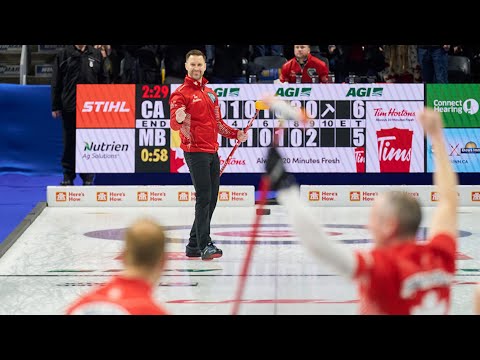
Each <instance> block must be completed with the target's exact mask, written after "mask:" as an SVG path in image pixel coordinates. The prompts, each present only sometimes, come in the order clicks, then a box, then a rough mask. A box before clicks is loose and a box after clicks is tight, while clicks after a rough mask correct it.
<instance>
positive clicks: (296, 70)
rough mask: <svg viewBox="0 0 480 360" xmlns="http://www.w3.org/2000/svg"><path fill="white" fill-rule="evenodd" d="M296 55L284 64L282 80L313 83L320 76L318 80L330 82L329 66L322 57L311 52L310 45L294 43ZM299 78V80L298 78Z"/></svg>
mask: <svg viewBox="0 0 480 360" xmlns="http://www.w3.org/2000/svg"><path fill="white" fill-rule="evenodd" d="M294 54H295V56H294V57H293V58H292V59H290V60H289V61H287V62H286V63H285V64H283V66H282V69H281V72H280V81H281V82H288V83H297V82H298V80H300V82H301V83H312V82H313V81H312V79H313V78H315V77H318V82H321V83H327V82H328V67H327V65H326V64H325V63H324V62H323V61H322V60H320V59H318V58H316V57H315V56H313V55H312V54H310V45H294ZM297 78H298V80H297Z"/></svg>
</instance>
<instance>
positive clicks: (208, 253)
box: [202, 242, 223, 260]
mask: <svg viewBox="0 0 480 360" xmlns="http://www.w3.org/2000/svg"><path fill="white" fill-rule="evenodd" d="M222 255H223V251H222V250H220V249H219V248H217V247H216V246H215V245H213V243H211V242H209V243H208V244H207V246H205V248H204V249H203V250H202V260H213V259H215V258H219V257H221V256H222Z"/></svg>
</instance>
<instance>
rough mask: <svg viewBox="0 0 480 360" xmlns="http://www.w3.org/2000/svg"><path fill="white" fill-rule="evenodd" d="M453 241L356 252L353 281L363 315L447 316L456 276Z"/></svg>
mask: <svg viewBox="0 0 480 360" xmlns="http://www.w3.org/2000/svg"><path fill="white" fill-rule="evenodd" d="M455 253H456V241H455V239H454V238H453V237H452V236H451V235H449V234H437V235H435V236H434V237H433V238H432V239H431V240H430V241H428V242H424V243H421V242H420V243H419V242H413V241H407V242H405V243H402V244H398V245H395V246H390V247H385V248H376V249H372V250H369V251H366V252H361V251H358V252H357V253H356V257H357V268H356V271H355V274H354V278H355V279H356V280H357V281H358V284H359V293H360V312H361V313H362V314H395V315H402V314H404V315H407V314H412V315H413V314H418V315H420V314H447V313H448V311H449V309H450V287H451V284H452V283H453V278H454V274H455Z"/></svg>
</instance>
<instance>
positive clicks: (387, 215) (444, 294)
mask: <svg viewBox="0 0 480 360" xmlns="http://www.w3.org/2000/svg"><path fill="white" fill-rule="evenodd" d="M418 121H419V122H420V123H421V124H422V126H423V128H424V130H425V133H426V134H427V135H428V136H429V137H430V138H431V141H432V144H433V147H434V149H435V152H434V157H435V163H436V170H435V173H434V185H436V187H437V190H438V192H439V194H440V200H439V202H438V206H437V208H436V209H435V212H434V214H433V218H432V223H431V227H430V234H429V238H428V240H427V241H425V242H418V243H417V242H416V241H415V240H416V239H415V236H416V233H417V230H418V228H419V225H420V222H421V209H420V205H419V204H418V202H417V200H416V199H414V198H413V197H411V196H410V195H408V194H406V193H404V192H394V191H392V192H386V193H383V194H381V195H380V196H379V197H378V198H377V199H376V200H375V203H374V205H373V207H372V209H371V212H370V218H369V223H368V229H369V230H370V232H371V234H372V237H373V241H374V246H373V248H372V249H370V250H367V251H354V250H350V249H348V248H347V247H346V246H344V245H340V244H338V243H336V242H334V241H332V240H330V239H329V238H328V237H327V235H326V234H325V232H324V230H323V228H322V227H321V226H319V225H318V223H317V220H316V219H315V218H314V217H313V216H312V214H311V213H310V211H309V209H308V205H307V204H305V203H304V202H303V201H302V200H301V198H300V197H299V194H298V187H297V185H296V184H295V180H294V179H293V177H292V175H290V174H288V173H286V171H285V169H284V166H283V163H282V157H281V156H280V154H279V153H278V151H277V150H276V149H275V148H271V149H270V150H269V155H268V159H267V164H266V170H267V174H268V175H269V177H270V181H271V184H272V188H273V189H278V196H277V199H278V201H279V203H280V204H282V205H284V206H285V210H286V211H287V216H288V218H289V219H290V220H291V222H292V225H293V228H294V230H295V231H296V232H297V234H298V236H299V237H300V239H301V241H302V242H303V243H304V245H305V246H306V247H307V248H308V249H309V250H310V251H311V252H312V253H313V254H314V255H315V256H316V257H317V258H319V259H320V260H322V261H323V262H325V263H327V264H329V265H330V266H331V267H333V268H334V269H335V270H336V271H337V272H338V273H339V274H341V275H343V276H345V277H347V278H350V279H353V280H355V281H356V282H357V283H358V288H359V296H360V312H361V313H362V314H397V315H400V314H447V313H448V311H449V309H450V291H451V285H452V283H453V278H454V274H455V253H456V248H457V241H456V238H457V202H458V200H457V184H458V180H457V175H456V173H455V172H454V171H453V169H452V165H451V164H450V161H449V158H448V153H447V150H446V148H445V143H444V136H443V131H442V118H441V116H440V114H438V113H437V112H435V111H433V110H431V109H425V110H424V111H423V112H421V113H420V114H418Z"/></svg>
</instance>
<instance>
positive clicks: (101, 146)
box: [83, 141, 128, 151]
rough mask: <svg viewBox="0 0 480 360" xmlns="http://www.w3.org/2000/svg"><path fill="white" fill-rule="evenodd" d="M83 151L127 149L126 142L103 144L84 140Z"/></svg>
mask: <svg viewBox="0 0 480 360" xmlns="http://www.w3.org/2000/svg"><path fill="white" fill-rule="evenodd" d="M83 151H128V144H123V145H120V144H115V141H114V142H113V144H105V143H104V142H102V143H101V144H95V143H94V142H93V141H92V142H91V143H88V142H86V141H85V149H83Z"/></svg>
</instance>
